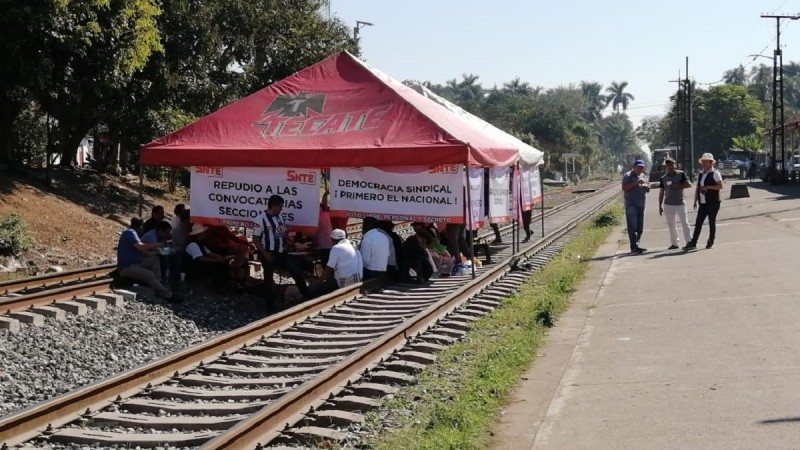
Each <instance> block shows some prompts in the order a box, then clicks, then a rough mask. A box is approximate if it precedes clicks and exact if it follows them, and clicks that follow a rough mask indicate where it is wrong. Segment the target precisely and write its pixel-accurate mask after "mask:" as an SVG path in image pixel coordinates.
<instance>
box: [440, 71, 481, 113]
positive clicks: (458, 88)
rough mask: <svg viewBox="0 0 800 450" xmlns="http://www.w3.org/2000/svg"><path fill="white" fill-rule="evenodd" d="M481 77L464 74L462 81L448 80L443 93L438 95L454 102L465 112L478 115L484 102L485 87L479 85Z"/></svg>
mask: <svg viewBox="0 0 800 450" xmlns="http://www.w3.org/2000/svg"><path fill="white" fill-rule="evenodd" d="M479 78H480V77H479V76H478V75H474V74H471V73H470V74H466V73H465V74H462V75H461V81H458V80H456V79H455V78H453V79H451V80H447V82H446V83H445V86H444V88H443V90H442V92H441V93H439V92H437V94H439V95H441V96H442V97H444V98H446V99H448V100H450V101H452V102H453V103H455V104H457V105H458V106H460V107H462V108H464V109H465V110H467V111H469V112H471V113H473V114H477V113H478V111H479V110H480V107H481V104H482V103H483V100H484V96H485V93H484V90H483V86H481V84H480V83H478V79H479Z"/></svg>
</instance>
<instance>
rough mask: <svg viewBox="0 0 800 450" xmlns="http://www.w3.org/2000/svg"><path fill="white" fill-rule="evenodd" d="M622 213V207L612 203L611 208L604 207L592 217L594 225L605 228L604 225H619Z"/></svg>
mask: <svg viewBox="0 0 800 450" xmlns="http://www.w3.org/2000/svg"><path fill="white" fill-rule="evenodd" d="M622 215H623V211H622V207H620V206H619V205H614V206H613V207H611V208H608V209H606V210H605V211H603V212H601V213H600V214H598V215H597V216H595V218H594V226H595V227H596V228H605V227H613V226H615V225H619V224H620V222H621V220H620V218H621V217H622Z"/></svg>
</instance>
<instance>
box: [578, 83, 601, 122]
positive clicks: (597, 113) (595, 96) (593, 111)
mask: <svg viewBox="0 0 800 450" xmlns="http://www.w3.org/2000/svg"><path fill="white" fill-rule="evenodd" d="M580 88H581V93H582V94H583V98H584V99H585V100H586V108H585V111H584V114H583V117H584V119H585V120H586V121H587V122H597V121H599V120H600V119H602V118H603V110H604V109H605V108H606V107H607V106H608V102H607V101H606V96H605V95H603V94H602V91H603V85H602V84H600V83H596V82H590V81H581V84H580Z"/></svg>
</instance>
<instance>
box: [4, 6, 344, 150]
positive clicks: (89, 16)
mask: <svg viewBox="0 0 800 450" xmlns="http://www.w3.org/2000/svg"><path fill="white" fill-rule="evenodd" d="M320 7H321V2H320V1H319V0H292V1H291V2H287V1H284V0H81V1H78V0H41V1H33V2H22V1H18V0H0V43H1V44H0V56H2V58H3V60H4V61H6V64H5V65H3V66H0V163H3V162H6V163H8V162H12V163H16V164H27V165H33V166H37V165H41V162H42V161H43V158H44V153H45V151H46V150H47V149H50V150H51V151H52V152H53V154H57V155H60V156H61V164H62V165H70V164H72V162H73V159H74V156H75V152H76V149H77V147H78V144H79V143H80V141H81V139H83V138H84V137H85V136H87V134H93V135H94V136H95V143H96V144H97V145H96V146H95V149H96V150H98V149H99V150H101V152H100V154H99V155H96V157H97V158H98V159H99V160H100V161H99V163H100V164H101V165H103V164H106V165H107V164H111V163H116V161H112V160H111V159H112V158H113V157H115V155H116V152H114V151H111V150H112V149H116V148H117V145H120V146H121V149H122V158H121V159H122V160H123V161H122V163H123V166H124V165H125V164H126V162H128V161H135V157H132V158H129V157H127V154H128V152H129V151H131V150H133V151H135V149H137V148H138V145H139V144H142V143H145V142H148V141H150V140H152V139H154V138H156V137H158V136H161V135H163V134H165V133H167V132H170V131H173V130H175V129H176V128H178V127H180V126H182V125H184V124H186V123H187V122H189V121H191V120H193V119H195V118H197V117H200V116H203V115H206V114H208V113H210V112H213V111H215V110H217V109H219V108H220V107H222V106H224V105H226V104H228V103H230V102H232V101H234V100H236V99H238V98H241V97H244V96H246V95H248V94H250V93H252V92H254V91H256V90H258V89H260V88H262V87H264V86H266V85H268V84H270V83H272V82H274V81H277V80H279V79H281V78H284V77H286V76H288V75H290V74H292V73H293V72H295V71H297V70H299V69H301V68H303V67H306V66H308V65H310V64H312V63H314V62H317V61H319V60H321V59H323V58H324V57H326V56H328V55H330V54H331V53H334V52H336V51H339V50H344V49H347V50H351V51H352V50H354V45H355V43H354V42H353V40H352V38H351V37H350V29H349V28H348V27H347V26H345V24H344V23H342V22H341V21H340V20H338V19H335V18H333V19H329V18H326V17H325V15H323V14H320ZM11 62H13V63H11ZM102 150H106V152H105V153H106V154H105V155H104V154H103V151H102ZM96 153H97V152H96ZM134 156H135V155H134Z"/></svg>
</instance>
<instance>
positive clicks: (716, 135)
mask: <svg viewBox="0 0 800 450" xmlns="http://www.w3.org/2000/svg"><path fill="white" fill-rule="evenodd" d="M694 121H695V122H694V136H695V153H705V152H710V153H713V154H714V155H715V156H721V155H722V154H723V152H724V151H725V150H728V149H729V148H731V147H732V146H733V145H734V144H733V138H735V137H739V136H748V135H751V134H753V133H758V132H759V130H760V128H759V125H760V124H761V123H763V121H764V112H763V109H762V108H761V104H760V103H759V102H758V100H756V99H755V98H753V97H752V96H750V95H749V94H748V92H747V88H746V87H744V86H737V85H732V84H725V85H721V86H713V87H712V88H711V89H709V90H708V91H698V92H697V93H696V96H695V113H694Z"/></svg>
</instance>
